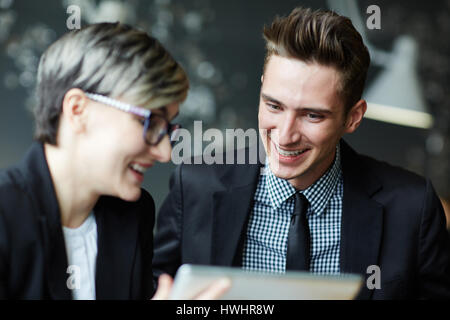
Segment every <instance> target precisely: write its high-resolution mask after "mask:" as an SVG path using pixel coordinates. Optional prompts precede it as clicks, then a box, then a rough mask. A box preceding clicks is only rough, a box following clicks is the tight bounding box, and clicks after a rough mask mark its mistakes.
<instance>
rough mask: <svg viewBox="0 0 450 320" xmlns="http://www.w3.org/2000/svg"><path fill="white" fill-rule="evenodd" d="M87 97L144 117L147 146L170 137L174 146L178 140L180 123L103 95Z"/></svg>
mask: <svg viewBox="0 0 450 320" xmlns="http://www.w3.org/2000/svg"><path fill="white" fill-rule="evenodd" d="M85 94H86V96H87V97H88V98H89V99H91V100H94V101H97V102H100V103H103V104H105V105H108V106H110V107H114V108H116V109H119V110H122V111H125V112H128V113H132V114H135V115H137V116H139V117H143V118H144V119H145V120H144V122H143V125H144V133H143V138H144V141H145V143H146V144H148V145H150V146H156V145H158V144H159V143H160V142H161V140H162V139H163V138H164V137H165V136H166V134H167V135H169V139H170V144H171V145H172V146H173V145H174V144H175V142H176V141H177V140H178V139H177V138H178V134H179V130H178V129H180V128H181V125H180V124H178V123H173V124H172V123H170V122H169V121H168V120H167V119H166V118H164V117H163V116H160V115H158V114H155V113H152V112H151V111H150V110H148V109H145V108H142V107H137V106H133V105H131V104H128V103H125V102H122V101H119V100H115V99H112V98H109V97H106V96H103V95H101V94H97V93H90V92H86V93H85Z"/></svg>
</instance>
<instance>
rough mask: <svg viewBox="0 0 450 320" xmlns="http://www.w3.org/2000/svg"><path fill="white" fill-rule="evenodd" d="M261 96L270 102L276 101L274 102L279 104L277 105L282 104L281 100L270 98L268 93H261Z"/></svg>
mask: <svg viewBox="0 0 450 320" xmlns="http://www.w3.org/2000/svg"><path fill="white" fill-rule="evenodd" d="M261 97H262V98H263V99H264V100H268V101H270V102H274V103H276V104H279V105H282V106H283V105H284V104H283V103H282V102H280V101H278V100H277V99H275V98H272V97H271V96H269V95H267V94H265V93H261Z"/></svg>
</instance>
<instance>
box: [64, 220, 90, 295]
mask: <svg viewBox="0 0 450 320" xmlns="http://www.w3.org/2000/svg"><path fill="white" fill-rule="evenodd" d="M63 232H64V240H65V243H66V252H67V259H68V263H69V268H68V269H67V273H69V274H70V276H69V279H68V280H67V287H68V288H69V289H71V290H72V296H73V299H74V300H95V266H96V261H97V223H96V221H95V215H94V214H93V212H91V213H90V215H89V217H88V218H87V219H86V221H84V222H83V224H82V225H81V226H79V227H78V228H75V229H72V228H66V227H63Z"/></svg>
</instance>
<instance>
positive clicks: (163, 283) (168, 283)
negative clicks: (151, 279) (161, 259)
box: [152, 274, 173, 300]
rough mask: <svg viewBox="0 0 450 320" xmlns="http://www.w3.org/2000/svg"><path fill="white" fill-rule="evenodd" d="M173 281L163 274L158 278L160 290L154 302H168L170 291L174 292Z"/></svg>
mask: <svg viewBox="0 0 450 320" xmlns="http://www.w3.org/2000/svg"><path fill="white" fill-rule="evenodd" d="M172 285H173V280H172V277H171V276H169V275H168V274H162V275H160V276H159V278H158V289H157V290H156V293H155V295H154V296H153V298H152V300H167V299H169V295H170V291H171V290H172Z"/></svg>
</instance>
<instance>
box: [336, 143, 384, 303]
mask: <svg viewBox="0 0 450 320" xmlns="http://www.w3.org/2000/svg"><path fill="white" fill-rule="evenodd" d="M341 147H342V171H343V177H344V201H343V212H342V224H341V253H340V263H341V272H342V273H357V274H361V275H364V276H366V278H367V276H368V274H367V267H369V266H370V265H377V264H378V256H379V250H380V242H381V235H382V226H383V206H382V205H381V204H380V203H378V202H377V201H376V200H375V199H374V195H375V194H376V193H377V192H379V191H380V190H381V188H382V185H381V183H380V181H379V180H378V178H377V177H376V175H374V174H373V173H372V172H371V169H370V167H369V166H367V165H365V164H364V160H363V158H362V157H360V156H358V155H357V154H356V152H355V151H353V149H351V148H350V147H349V146H348V145H347V143H345V142H344V141H343V140H342V141H341ZM371 295H372V291H370V290H368V289H367V288H366V285H365V282H364V284H363V288H362V290H361V292H360V294H359V296H358V298H362V299H368V298H370V296H371Z"/></svg>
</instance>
